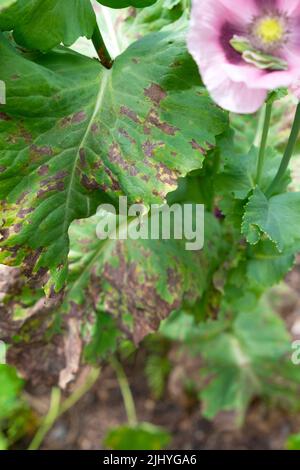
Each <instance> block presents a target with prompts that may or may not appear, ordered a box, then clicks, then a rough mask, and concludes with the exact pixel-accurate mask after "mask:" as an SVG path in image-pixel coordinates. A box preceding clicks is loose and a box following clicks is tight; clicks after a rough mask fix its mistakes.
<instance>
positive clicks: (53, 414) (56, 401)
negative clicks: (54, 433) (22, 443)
mask: <svg viewBox="0 0 300 470" xmlns="http://www.w3.org/2000/svg"><path fill="white" fill-rule="evenodd" d="M60 397H61V393H60V390H59V388H57V387H54V388H53V389H52V392H51V400H50V407H49V411H48V413H47V415H46V416H45V418H44V420H43V423H42V425H41V427H40V428H39V429H38V431H37V433H36V435H35V436H34V438H33V440H32V442H31V444H30V446H29V447H28V450H37V449H39V447H40V446H41V444H42V442H43V440H44V438H45V436H46V435H47V434H48V432H49V431H50V429H51V428H52V426H53V424H54V423H55V421H56V420H57V416H58V412H59V406H60Z"/></svg>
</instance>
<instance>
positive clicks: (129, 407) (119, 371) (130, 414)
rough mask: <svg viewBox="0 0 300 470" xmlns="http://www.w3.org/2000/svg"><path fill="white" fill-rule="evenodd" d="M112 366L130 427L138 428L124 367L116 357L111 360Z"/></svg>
mask: <svg viewBox="0 0 300 470" xmlns="http://www.w3.org/2000/svg"><path fill="white" fill-rule="evenodd" d="M111 365H112V367H113V368H114V370H115V373H116V376H117V379H118V382H119V386H120V390H121V393H122V397H123V401H124V406H125V410H126V414H127V419H128V423H129V425H130V426H136V424H137V416H136V410H135V404H134V400H133V396H132V393H131V390H130V386H129V383H128V380H127V377H126V374H125V372H124V369H123V367H122V366H121V364H120V362H119V361H118V360H117V359H116V358H115V357H114V358H112V359H111Z"/></svg>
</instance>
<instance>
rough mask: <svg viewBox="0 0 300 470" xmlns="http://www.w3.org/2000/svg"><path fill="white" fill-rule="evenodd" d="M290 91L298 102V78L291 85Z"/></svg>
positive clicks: (299, 96) (299, 90)
mask: <svg viewBox="0 0 300 470" xmlns="http://www.w3.org/2000/svg"><path fill="white" fill-rule="evenodd" d="M290 91H291V93H293V95H295V96H296V98H297V99H298V100H299V101H300V78H299V79H298V80H297V81H296V82H294V83H293V84H292V86H291V87H290Z"/></svg>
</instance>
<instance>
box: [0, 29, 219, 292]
mask: <svg viewBox="0 0 300 470" xmlns="http://www.w3.org/2000/svg"><path fill="white" fill-rule="evenodd" d="M0 54H1V62H0V77H1V79H4V80H5V82H6V86H7V104H6V105H5V106H3V107H1V110H0V111H1V112H0V204H1V206H0V209H1V215H0V231H1V236H0V245H1V250H2V253H1V254H0V262H2V263H5V264H8V265H11V266H22V268H23V270H24V271H25V273H27V274H28V275H32V274H34V276H35V278H36V280H37V281H38V280H39V279H43V280H44V282H46V281H47V276H48V272H49V271H50V273H51V279H50V281H49V282H48V288H49V289H50V287H51V286H53V284H54V287H55V289H56V290H59V289H60V288H61V287H62V286H63V284H64V281H65V278H66V274H67V256H68V252H69V239H68V229H69V226H70V224H71V222H72V221H73V220H75V219H81V218H85V217H89V216H91V215H92V214H93V213H95V211H96V208H97V206H98V205H99V204H100V203H101V202H103V201H113V202H117V197H118V196H121V195H123V196H124V195H125V196H128V199H129V202H141V201H142V202H144V203H146V204H149V203H157V202H158V203H161V202H163V200H164V198H165V196H166V194H167V193H168V192H170V191H173V190H174V189H175V188H176V186H177V181H178V178H179V177H182V176H184V175H186V174H187V173H188V172H190V171H192V170H194V169H197V168H201V166H202V162H203V159H204V157H205V155H206V153H207V151H208V150H209V149H211V148H212V147H213V146H214V145H215V137H216V136H217V135H219V134H221V133H222V132H223V131H224V129H225V128H226V126H227V115H226V113H224V112H223V111H222V110H220V109H219V108H217V107H216V106H215V105H214V104H213V103H212V102H211V100H210V98H209V97H208V94H207V92H206V91H205V89H204V88H203V87H201V83H200V79H199V76H198V74H197V71H196V68H195V65H194V64H193V62H192V60H191V58H190V56H189V55H188V54H187V52H186V47H185V43H184V39H182V38H177V39H176V40H174V38H173V37H172V36H170V35H169V34H167V33H159V34H154V35H150V36H148V37H147V38H145V39H142V40H141V41H138V42H136V43H135V44H133V45H132V46H131V47H129V49H128V50H127V51H125V52H124V53H123V54H122V55H121V56H119V57H118V58H117V60H116V62H115V64H114V66H113V68H112V70H111V71H108V70H106V69H104V68H103V67H102V66H101V65H100V64H99V62H98V61H95V60H91V59H89V58H86V57H84V56H80V55H78V54H76V53H73V52H71V51H69V50H67V49H64V48H60V49H58V50H57V51H55V52H51V53H49V54H42V55H41V54H38V53H35V54H33V53H26V52H24V51H20V50H19V49H15V48H14V47H13V46H12V45H10V43H9V42H8V41H7V40H6V39H5V38H4V37H1V39H0Z"/></svg>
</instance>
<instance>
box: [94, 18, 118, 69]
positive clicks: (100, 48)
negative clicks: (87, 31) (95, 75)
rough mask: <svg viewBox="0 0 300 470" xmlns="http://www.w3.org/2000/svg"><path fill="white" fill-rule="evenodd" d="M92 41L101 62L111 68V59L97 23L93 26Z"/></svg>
mask: <svg viewBox="0 0 300 470" xmlns="http://www.w3.org/2000/svg"><path fill="white" fill-rule="evenodd" d="M92 42H93V44H94V47H95V49H96V52H97V54H98V57H99V59H100V62H101V64H102V65H103V66H104V67H105V68H107V69H111V67H112V65H113V60H112V58H111V56H110V54H109V52H108V50H107V47H106V45H105V42H104V39H103V37H102V34H101V32H100V29H99V27H98V25H96V27H95V30H94V33H93V36H92Z"/></svg>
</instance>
